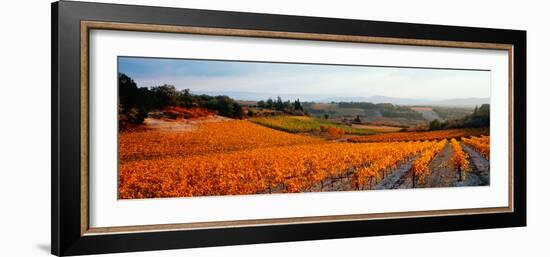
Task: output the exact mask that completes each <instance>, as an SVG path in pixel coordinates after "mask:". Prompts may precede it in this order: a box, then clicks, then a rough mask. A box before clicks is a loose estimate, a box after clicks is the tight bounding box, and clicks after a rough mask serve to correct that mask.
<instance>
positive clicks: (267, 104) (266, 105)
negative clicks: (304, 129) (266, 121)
mask: <svg viewBox="0 0 550 257" xmlns="http://www.w3.org/2000/svg"><path fill="white" fill-rule="evenodd" d="M257 106H258V108H263V109H271V110H276V111H282V112H284V111H286V112H303V111H304V107H303V106H302V104H301V103H300V99H296V100H295V101H294V102H290V100H287V101H284V102H283V100H282V99H281V97H280V96H277V99H276V100H273V99H271V98H269V99H267V100H266V101H264V100H261V101H259V102H258V103H257Z"/></svg>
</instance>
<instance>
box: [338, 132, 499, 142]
mask: <svg viewBox="0 0 550 257" xmlns="http://www.w3.org/2000/svg"><path fill="white" fill-rule="evenodd" d="M487 133H488V129H487V128H463V129H445V130H435V131H420V132H394V133H382V134H375V135H369V136H360V137H354V138H350V139H349V140H348V141H350V142H353V143H364V142H394V141H418V140H442V139H449V138H460V137H469V136H479V135H484V134H485V135H486V134H487Z"/></svg>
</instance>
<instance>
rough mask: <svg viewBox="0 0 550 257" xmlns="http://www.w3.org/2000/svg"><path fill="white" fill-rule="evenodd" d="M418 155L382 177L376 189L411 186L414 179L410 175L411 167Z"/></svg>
mask: <svg viewBox="0 0 550 257" xmlns="http://www.w3.org/2000/svg"><path fill="white" fill-rule="evenodd" d="M416 158H418V156H415V157H414V158H411V159H410V160H408V161H406V162H405V163H403V164H401V165H400V166H399V167H397V169H395V170H393V171H392V172H391V173H390V174H389V175H388V176H386V177H385V178H384V179H382V180H381V181H380V182H379V183H378V184H377V185H376V186H375V187H374V189H397V188H411V187H412V179H411V175H410V172H409V171H410V169H411V165H412V162H413V161H414V160H416Z"/></svg>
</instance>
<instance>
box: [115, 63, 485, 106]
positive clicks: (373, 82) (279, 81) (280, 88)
mask: <svg viewBox="0 0 550 257" xmlns="http://www.w3.org/2000/svg"><path fill="white" fill-rule="evenodd" d="M119 72H122V73H125V74H126V75H128V76H130V77H131V78H132V79H134V80H135V81H136V83H137V84H138V86H140V87H144V86H147V87H151V86H158V85H163V84H170V85H174V86H176V87H177V88H178V89H184V88H189V89H190V90H191V92H197V91H215V92H250V93H262V94H265V93H270V94H273V95H277V94H292V95H300V94H304V95H312V94H315V95H327V96H342V97H369V96H376V95H382V96H388V97H402V98H418V99H450V98H468V97H490V83H491V76H490V72H489V71H469V70H442V69H418V68H390V67H368V66H344V65H316V64H286V63H261V62H235V61H206V60H186V59H159V58H135V57H119Z"/></svg>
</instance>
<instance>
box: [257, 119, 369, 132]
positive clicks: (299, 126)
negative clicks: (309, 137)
mask: <svg viewBox="0 0 550 257" xmlns="http://www.w3.org/2000/svg"><path fill="white" fill-rule="evenodd" d="M251 121H252V122H255V123H257V124H261V125H264V126H266V127H270V128H273V129H277V130H282V131H286V132H291V133H300V132H318V131H321V127H335V128H339V129H341V130H343V131H344V132H345V133H346V134H359V135H370V134H373V133H374V132H373V131H372V130H370V129H362V128H353V127H351V126H348V125H345V124H341V123H337V122H334V121H330V120H323V119H317V118H311V117H307V116H273V117H260V118H253V119H251Z"/></svg>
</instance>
